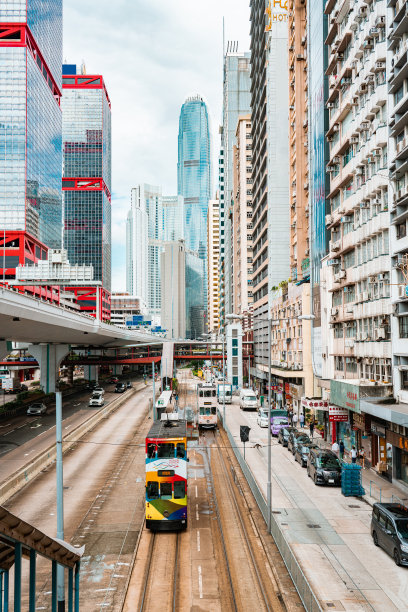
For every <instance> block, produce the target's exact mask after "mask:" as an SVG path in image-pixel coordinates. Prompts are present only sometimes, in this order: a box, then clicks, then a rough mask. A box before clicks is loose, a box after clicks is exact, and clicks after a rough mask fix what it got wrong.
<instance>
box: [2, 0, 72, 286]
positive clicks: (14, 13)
mask: <svg viewBox="0 0 408 612" xmlns="http://www.w3.org/2000/svg"><path fill="white" fill-rule="evenodd" d="M0 27H1V37H0V89H1V92H2V95H1V99H0V151H1V154H0V233H1V238H0V254H1V257H0V259H1V264H0V265H1V266H3V255H4V259H5V269H4V270H3V267H2V268H1V273H2V274H4V277H5V279H13V278H14V277H15V268H16V267H17V266H18V265H19V264H22V265H24V264H27V263H32V264H35V263H36V262H37V261H39V260H41V259H46V257H47V249H48V248H53V249H58V248H61V243H62V232H61V227H62V197H61V171H62V141H61V126H62V116H61V109H60V99H61V64H62V0H49V1H48V2H42V3H39V2H36V1H34V0H18V1H16V2H7V1H6V2H2V3H1V6H0ZM4 251H5V252H4ZM38 292H39V290H33V293H38Z"/></svg>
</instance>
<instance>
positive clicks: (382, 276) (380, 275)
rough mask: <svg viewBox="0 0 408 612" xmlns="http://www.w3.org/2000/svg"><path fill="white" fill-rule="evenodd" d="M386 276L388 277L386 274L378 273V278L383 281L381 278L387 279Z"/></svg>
mask: <svg viewBox="0 0 408 612" xmlns="http://www.w3.org/2000/svg"><path fill="white" fill-rule="evenodd" d="M386 278H387V275H386V274H383V273H380V274H379V275H378V280H380V281H381V280H385V279H386Z"/></svg>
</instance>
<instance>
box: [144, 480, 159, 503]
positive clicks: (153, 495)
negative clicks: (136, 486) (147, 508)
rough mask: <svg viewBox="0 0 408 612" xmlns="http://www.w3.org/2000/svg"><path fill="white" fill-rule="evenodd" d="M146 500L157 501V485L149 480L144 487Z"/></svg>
mask: <svg viewBox="0 0 408 612" xmlns="http://www.w3.org/2000/svg"><path fill="white" fill-rule="evenodd" d="M146 494H147V497H148V499H159V483H158V482H154V481H152V480H149V481H148V483H147V487H146Z"/></svg>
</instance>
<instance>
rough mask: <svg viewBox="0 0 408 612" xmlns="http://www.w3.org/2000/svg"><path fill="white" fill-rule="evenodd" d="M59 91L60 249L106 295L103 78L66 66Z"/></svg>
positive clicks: (107, 145) (106, 109)
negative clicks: (89, 272)
mask: <svg viewBox="0 0 408 612" xmlns="http://www.w3.org/2000/svg"><path fill="white" fill-rule="evenodd" d="M74 69H75V72H74ZM67 72H71V74H67ZM62 87H63V93H64V95H63V98H62V103H61V106H62V116H63V125H62V139H63V179H62V189H63V198H64V247H65V248H66V250H67V252H68V258H69V260H70V261H71V262H72V263H78V264H86V265H93V267H94V272H95V280H99V281H101V282H102V286H103V288H104V289H106V290H107V291H110V290H111V250H112V246H111V189H112V186H111V165H112V162H111V149H112V145H111V104H110V100H109V96H108V93H107V90H106V86H105V83H104V80H103V77H102V75H84V74H81V75H78V74H77V73H76V67H75V66H72V65H69V66H67V68H66V69H63V78H62Z"/></svg>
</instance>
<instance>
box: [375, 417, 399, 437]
mask: <svg viewBox="0 0 408 612" xmlns="http://www.w3.org/2000/svg"><path fill="white" fill-rule="evenodd" d="M371 433H373V434H375V435H376V436H380V438H385V426H384V425H381V424H380V423H376V422H375V421H371ZM397 435H398V434H397Z"/></svg>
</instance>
